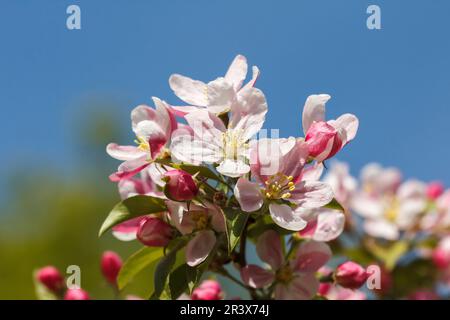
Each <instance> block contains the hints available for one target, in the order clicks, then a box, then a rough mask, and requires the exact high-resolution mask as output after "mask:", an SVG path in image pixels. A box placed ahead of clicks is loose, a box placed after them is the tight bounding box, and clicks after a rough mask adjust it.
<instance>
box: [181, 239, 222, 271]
mask: <svg viewBox="0 0 450 320" xmlns="http://www.w3.org/2000/svg"><path fill="white" fill-rule="evenodd" d="M215 244H216V236H215V235H214V231H212V230H205V231H201V232H199V233H197V235H196V236H195V237H194V238H193V239H192V240H191V241H189V243H188V244H187V246H186V263H187V264H188V265H189V266H191V267H195V266H197V265H199V264H200V263H202V262H203V261H205V260H206V258H207V257H208V255H209V253H210V252H211V250H212V249H213V248H214V245H215Z"/></svg>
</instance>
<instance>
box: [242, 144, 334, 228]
mask: <svg viewBox="0 0 450 320" xmlns="http://www.w3.org/2000/svg"><path fill="white" fill-rule="evenodd" d="M269 149H271V150H270V151H275V152H269ZM251 155H252V158H253V159H254V160H253V161H252V165H251V173H252V176H253V177H255V179H256V182H251V181H249V180H247V179H245V178H240V179H239V180H238V181H237V183H236V187H235V190H234V193H235V196H236V199H237V200H238V201H239V204H240V206H241V208H242V210H243V211H246V212H252V211H256V210H259V209H260V208H261V207H262V206H263V204H264V203H265V202H266V203H268V204H269V212H270V215H271V217H272V219H273V221H274V222H275V223H276V224H278V225H279V226H280V227H282V228H285V229H288V230H293V231H299V230H302V229H304V228H305V227H306V225H307V222H306V221H305V220H304V219H303V217H302V213H303V210H304V209H315V208H320V207H322V206H325V205H326V204H327V203H329V202H330V201H331V200H332V199H333V192H332V190H331V188H330V187H329V186H328V185H327V184H325V183H323V182H319V181H314V180H308V176H309V174H310V173H309V172H308V170H315V169H314V168H312V169H311V168H310V169H306V168H305V164H306V161H307V158H308V147H307V145H306V143H305V142H304V141H303V140H300V139H297V140H295V139H293V140H292V139H287V140H278V141H275V140H267V139H265V140H260V141H258V142H257V143H254V145H253V148H252V150H251ZM267 167H269V168H270V170H267ZM313 176H314V175H313Z"/></svg>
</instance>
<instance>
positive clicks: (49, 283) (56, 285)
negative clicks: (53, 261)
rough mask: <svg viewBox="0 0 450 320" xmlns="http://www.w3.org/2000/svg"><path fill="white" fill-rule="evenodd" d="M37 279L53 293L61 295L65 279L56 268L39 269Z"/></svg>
mask: <svg viewBox="0 0 450 320" xmlns="http://www.w3.org/2000/svg"><path fill="white" fill-rule="evenodd" d="M36 278H37V280H38V281H39V282H40V283H42V284H43V285H45V286H46V287H47V289H49V290H50V291H52V292H56V293H59V292H60V291H61V290H62V289H63V288H64V278H63V276H62V275H61V273H60V272H59V270H58V269H56V268H55V267H54V266H47V267H43V268H41V269H39V270H38V271H37V274H36Z"/></svg>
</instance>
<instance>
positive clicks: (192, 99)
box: [169, 55, 259, 115]
mask: <svg viewBox="0 0 450 320" xmlns="http://www.w3.org/2000/svg"><path fill="white" fill-rule="evenodd" d="M246 76H247V59H246V58H245V57H244V56H242V55H237V56H236V57H235V58H234V60H233V62H232V63H231V65H230V67H229V68H228V71H227V73H226V74H225V76H224V77H219V78H217V79H216V80H213V81H211V82H209V83H207V84H206V83H203V82H201V81H198V80H192V79H190V78H188V77H185V76H182V75H179V74H173V75H171V76H170V78H169V85H170V88H171V89H172V90H173V91H174V93H175V95H177V96H178V97H179V98H180V99H181V100H183V101H185V102H186V103H188V104H190V105H192V106H184V107H173V109H174V110H176V111H177V112H178V113H179V114H180V115H185V114H187V113H189V112H192V111H195V110H197V109H198V108H199V107H200V108H206V109H207V110H208V111H209V112H212V113H214V114H221V113H226V112H228V111H230V109H231V106H232V105H233V104H234V103H235V101H236V100H237V99H239V96H240V95H241V94H242V92H243V90H245V89H248V88H251V87H253V85H254V84H255V82H256V79H257V78H258V76H259V69H258V68H257V67H255V66H254V67H253V78H252V79H251V80H250V82H249V83H247V84H246V85H245V86H242V84H243V82H244V80H245V78H246Z"/></svg>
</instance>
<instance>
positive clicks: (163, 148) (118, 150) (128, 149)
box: [106, 97, 177, 181]
mask: <svg viewBox="0 0 450 320" xmlns="http://www.w3.org/2000/svg"><path fill="white" fill-rule="evenodd" d="M153 102H154V104H155V106H156V109H152V108H150V107H148V106H145V105H140V106H138V107H136V108H135V109H134V110H133V111H132V112H131V122H132V128H133V132H134V133H135V135H136V137H137V139H136V141H135V142H136V144H137V146H120V145H118V144H116V143H110V144H108V146H107V147H106V151H107V152H108V154H109V155H110V156H111V157H113V158H115V159H117V160H121V161H124V162H123V163H122V164H121V165H120V166H119V168H118V170H117V172H116V173H114V174H112V175H111V176H110V179H111V180H112V181H120V180H122V179H127V178H130V177H132V176H134V175H135V174H137V173H138V172H140V171H142V170H143V169H144V168H146V167H147V166H148V165H149V164H150V163H152V161H153V160H155V159H157V158H161V157H162V158H164V157H166V155H167V150H168V145H169V143H170V137H171V135H172V132H173V131H174V130H176V129H177V122H176V120H175V116H174V115H173V113H172V112H171V110H170V106H169V105H168V104H167V103H165V102H164V101H162V100H160V99H158V98H156V97H153Z"/></svg>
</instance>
